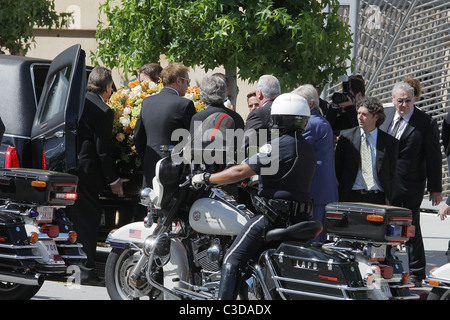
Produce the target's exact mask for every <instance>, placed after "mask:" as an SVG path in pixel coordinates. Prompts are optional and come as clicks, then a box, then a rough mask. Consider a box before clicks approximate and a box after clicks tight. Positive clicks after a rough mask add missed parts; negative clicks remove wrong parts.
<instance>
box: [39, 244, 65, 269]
mask: <svg viewBox="0 0 450 320" xmlns="http://www.w3.org/2000/svg"><path fill="white" fill-rule="evenodd" d="M42 244H43V245H44V247H45V250H46V251H47V254H48V259H49V260H48V263H51V264H63V263H64V261H63V259H62V257H61V256H60V254H59V252H58V247H57V246H56V243H55V241H42Z"/></svg>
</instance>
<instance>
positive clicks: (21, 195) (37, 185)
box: [0, 168, 78, 206]
mask: <svg viewBox="0 0 450 320" xmlns="http://www.w3.org/2000/svg"><path fill="white" fill-rule="evenodd" d="M77 184H78V177H77V176H74V175H71V174H67V173H61V172H54V171H46V170H40V169H26V168H13V169H0V199H7V200H10V201H13V202H19V203H20V202H22V203H35V204H39V205H55V206H67V205H72V204H73V203H74V202H75V199H76V191H77Z"/></svg>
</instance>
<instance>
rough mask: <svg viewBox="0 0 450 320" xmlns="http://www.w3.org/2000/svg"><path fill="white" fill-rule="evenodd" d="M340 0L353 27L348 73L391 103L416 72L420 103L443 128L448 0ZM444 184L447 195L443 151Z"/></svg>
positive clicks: (449, 64) (449, 45)
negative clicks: (394, 89) (398, 87)
mask: <svg viewBox="0 0 450 320" xmlns="http://www.w3.org/2000/svg"><path fill="white" fill-rule="evenodd" d="M341 5H342V9H341V12H342V15H343V17H344V18H345V19H347V20H346V21H348V22H349V23H350V24H351V27H352V30H353V32H354V48H353V58H354V68H353V70H351V71H349V73H350V72H351V73H352V74H360V75H362V76H363V77H364V79H365V81H366V95H370V96H372V97H377V98H379V99H380V100H381V101H382V102H383V103H389V102H391V91H392V87H393V85H394V84H395V83H396V82H399V81H402V80H403V79H404V78H405V77H412V78H416V79H418V80H419V81H420V82H421V85H422V90H423V93H422V96H421V99H420V101H419V102H418V103H416V105H417V106H418V107H419V108H420V109H422V110H423V111H425V112H426V113H428V114H430V115H431V116H432V117H433V118H435V119H436V120H437V122H438V124H439V127H440V129H441V124H442V120H443V118H444V117H445V115H446V114H447V112H448V110H449V108H450V88H449V82H450V58H449V57H450V55H449V53H450V33H449V30H450V27H449V26H450V1H442V0H439V1H437V0H434V1H433V0H409V1H407V0H371V1H364V0H361V1H358V0H355V1H351V0H346V1H341ZM352 14H353V15H354V16H352ZM337 90H340V85H339V84H334V85H331V86H330V88H329V89H328V91H327V92H326V96H328V97H329V96H331V94H332V93H333V92H335V91H337ZM443 187H444V197H445V196H448V195H449V194H450V177H449V168H448V164H447V161H446V159H445V157H444V154H443Z"/></svg>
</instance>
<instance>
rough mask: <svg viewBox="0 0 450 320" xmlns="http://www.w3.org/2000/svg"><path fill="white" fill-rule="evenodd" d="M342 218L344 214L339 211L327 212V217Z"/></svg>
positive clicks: (332, 218)
mask: <svg viewBox="0 0 450 320" xmlns="http://www.w3.org/2000/svg"><path fill="white" fill-rule="evenodd" d="M344 218H345V216H344V214H343V213H341V212H327V219H331V220H343V219H344Z"/></svg>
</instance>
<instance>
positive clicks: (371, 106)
mask: <svg viewBox="0 0 450 320" xmlns="http://www.w3.org/2000/svg"><path fill="white" fill-rule="evenodd" d="M357 107H358V115H357V119H358V127H356V128H352V129H347V130H343V131H342V132H341V135H340V137H339V140H338V143H337V145H336V153H335V167H336V178H337V180H338V190H339V200H340V201H356V202H368V203H375V204H389V203H390V200H391V195H392V192H391V185H392V181H393V179H394V172H395V165H396V161H397V153H398V142H397V140H396V139H395V138H393V137H392V136H390V135H389V134H387V133H386V132H383V131H381V130H378V127H379V126H380V125H381V124H382V123H383V121H384V118H385V115H384V111H383V105H382V104H381V103H380V101H379V100H378V99H376V98H365V99H363V100H362V101H360V102H359V103H358V105H357Z"/></svg>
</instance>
